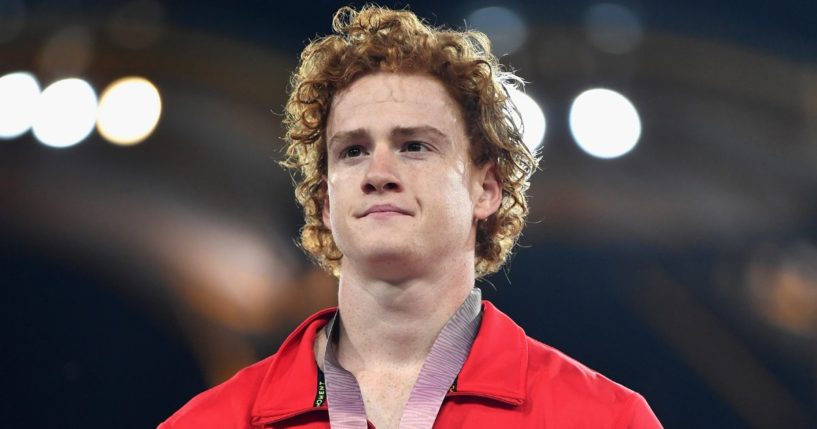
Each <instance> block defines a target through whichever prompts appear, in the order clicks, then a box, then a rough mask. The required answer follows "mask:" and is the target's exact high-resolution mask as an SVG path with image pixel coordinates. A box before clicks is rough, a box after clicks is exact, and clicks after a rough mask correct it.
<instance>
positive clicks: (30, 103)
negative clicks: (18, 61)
mask: <svg viewBox="0 0 817 429" xmlns="http://www.w3.org/2000/svg"><path fill="white" fill-rule="evenodd" d="M39 97H40V84H39V83H37V79H36V78H35V77H34V76H33V75H32V74H31V73H26V72H16V73H9V74H7V75H5V76H3V77H0V138H2V139H13V138H15V137H18V136H20V135H22V134H24V133H25V132H26V131H28V129H29V128H31V123H32V122H33V121H34V112H35V111H36V108H37V100H38V99H39Z"/></svg>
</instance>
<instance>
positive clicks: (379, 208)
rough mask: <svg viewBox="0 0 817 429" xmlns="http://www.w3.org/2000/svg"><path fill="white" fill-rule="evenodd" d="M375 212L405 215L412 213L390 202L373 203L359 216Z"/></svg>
mask: <svg viewBox="0 0 817 429" xmlns="http://www.w3.org/2000/svg"><path fill="white" fill-rule="evenodd" d="M377 213H383V214H401V215H406V216H411V215H412V214H411V212H410V211H408V210H405V209H402V208H400V207H397V206H393V205H391V204H376V205H373V206H371V207H369V208H368V209H366V211H364V212H363V213H362V214H361V215H360V216H359V217H366V216H369V215H370V214H377Z"/></svg>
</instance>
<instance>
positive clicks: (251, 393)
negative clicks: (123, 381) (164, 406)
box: [159, 353, 278, 429]
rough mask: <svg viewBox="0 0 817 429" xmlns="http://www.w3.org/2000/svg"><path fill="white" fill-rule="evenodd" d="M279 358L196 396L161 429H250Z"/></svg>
mask: <svg viewBox="0 0 817 429" xmlns="http://www.w3.org/2000/svg"><path fill="white" fill-rule="evenodd" d="M277 357H278V354H277V353H276V354H274V355H272V356H269V357H268V358H266V359H264V360H261V361H259V362H256V363H255V364H253V365H250V366H248V367H246V368H244V369H242V370H240V371H239V372H237V373H236V374H235V375H233V376H232V377H231V378H230V379H228V380H227V381H225V382H223V383H221V384H219V385H217V386H214V387H212V388H210V389H208V390H205V391H204V392H202V393H200V394H198V395H196V396H195V397H193V399H191V400H190V401H189V402H187V404H185V405H184V406H183V407H181V408H180V409H179V410H178V411H176V412H175V413H174V414H173V415H172V416H170V417H169V418H168V419H167V420H165V421H164V422H163V423H162V424H160V425H159V429H170V428H188V427H189V428H193V427H203V426H204V427H222V428H229V427H246V426H247V422H249V421H250V413H251V411H252V407H253V404H254V402H255V398H256V395H257V393H258V390H259V389H260V387H261V384H262V382H263V380H264V377H265V376H266V374H267V372H268V371H269V368H270V367H271V366H272V365H273V364H274V362H275V360H276V359H277Z"/></svg>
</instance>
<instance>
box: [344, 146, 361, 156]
mask: <svg viewBox="0 0 817 429" xmlns="http://www.w3.org/2000/svg"><path fill="white" fill-rule="evenodd" d="M360 155H363V149H362V148H361V147H360V146H352V147H349V148H347V149H346V150H344V151H343V152H341V154H340V157H341V158H355V157H358V156H360Z"/></svg>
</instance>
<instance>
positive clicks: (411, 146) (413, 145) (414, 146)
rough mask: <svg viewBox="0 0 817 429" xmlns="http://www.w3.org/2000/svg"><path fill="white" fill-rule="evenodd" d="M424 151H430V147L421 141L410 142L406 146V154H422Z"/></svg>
mask: <svg viewBox="0 0 817 429" xmlns="http://www.w3.org/2000/svg"><path fill="white" fill-rule="evenodd" d="M424 150H428V146H426V144H425V143H423V142H420V141H410V142H407V143H406V145H405V151H406V152H422V151H424Z"/></svg>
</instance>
